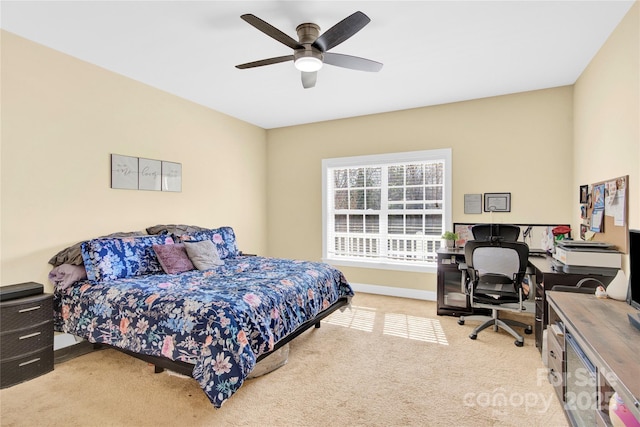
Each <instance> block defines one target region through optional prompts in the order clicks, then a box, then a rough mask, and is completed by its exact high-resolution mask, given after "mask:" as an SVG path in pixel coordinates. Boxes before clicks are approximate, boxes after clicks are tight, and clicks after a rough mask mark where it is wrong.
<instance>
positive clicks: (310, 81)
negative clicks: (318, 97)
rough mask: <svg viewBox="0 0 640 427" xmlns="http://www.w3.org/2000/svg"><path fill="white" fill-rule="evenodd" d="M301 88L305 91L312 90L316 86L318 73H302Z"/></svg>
mask: <svg viewBox="0 0 640 427" xmlns="http://www.w3.org/2000/svg"><path fill="white" fill-rule="evenodd" d="M301 74H302V87H304V88H305V89H309V88H312V87H314V86H315V85H316V80H318V72H317V71H313V72H306V71H302V72H301Z"/></svg>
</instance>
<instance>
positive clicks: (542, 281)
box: [437, 248, 613, 352]
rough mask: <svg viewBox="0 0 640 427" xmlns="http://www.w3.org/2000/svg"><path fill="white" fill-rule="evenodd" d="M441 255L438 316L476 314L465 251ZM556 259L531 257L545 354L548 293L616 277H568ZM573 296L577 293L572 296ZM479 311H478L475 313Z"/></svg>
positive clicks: (537, 325)
mask: <svg viewBox="0 0 640 427" xmlns="http://www.w3.org/2000/svg"><path fill="white" fill-rule="evenodd" d="M437 253H438V285H437V286H438V287H437V294H438V298H437V313H438V315H449V316H460V315H464V316H467V315H470V314H473V313H474V310H473V309H472V308H471V303H470V301H469V296H468V295H466V294H465V292H464V287H463V285H462V271H461V270H460V265H461V264H463V263H464V249H463V248H440V249H438V251H437ZM552 259H553V258H552V257H551V256H549V255H545V256H529V267H530V268H531V273H532V274H533V275H534V276H535V283H536V286H535V288H536V289H535V293H533V292H531V293H530V295H529V296H530V298H531V297H534V298H535V325H534V328H533V329H534V333H535V340H536V347H537V348H538V351H540V352H542V331H543V330H544V329H545V328H546V324H547V323H548V322H547V320H548V317H549V314H548V312H549V309H548V306H547V299H546V295H545V290H551V289H552V288H553V287H554V286H555V285H564V286H576V285H577V284H578V282H579V281H580V280H582V279H585V278H594V279H597V280H599V281H600V282H602V284H603V285H605V286H606V285H608V284H609V282H611V280H613V276H603V275H600V274H568V273H564V272H563V271H556V270H554V269H553V263H552ZM572 295H573V294H572ZM477 312H478V311H477V310H476V311H475V313H477Z"/></svg>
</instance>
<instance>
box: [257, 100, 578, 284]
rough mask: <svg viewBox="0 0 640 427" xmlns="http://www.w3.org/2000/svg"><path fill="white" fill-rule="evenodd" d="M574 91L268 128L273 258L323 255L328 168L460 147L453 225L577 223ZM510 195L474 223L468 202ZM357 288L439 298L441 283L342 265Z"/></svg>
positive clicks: (432, 278) (457, 150)
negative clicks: (506, 206)
mask: <svg viewBox="0 0 640 427" xmlns="http://www.w3.org/2000/svg"><path fill="white" fill-rule="evenodd" d="M572 97H573V89H572V87H560V88H555V89H548V90H541V91H535V92H527V93H520V94H515V95H508V96H500V97H494V98H486V99H480V100H475V101H469V102H461V103H455V104H447V105H440V106H435V107H426V108H418V109H413V110H407V111H399V112H393V113H386V114H378V115H371V116H366V117H359V118H353V119H346V120H337V121H330V122H323V123H314V124H309V125H302V126H295V127H288V128H281V129H274V130H269V131H268V133H267V136H268V164H269V168H268V193H269V201H268V214H267V217H268V224H269V225H268V231H269V238H268V241H269V254H270V255H272V256H281V257H298V258H304V259H312V260H319V259H321V257H322V194H321V192H322V184H321V173H322V171H321V160H322V159H324V158H331V157H343V156H355V155H365V154H379V153H388V152H402V151H414V150H427V149H436V148H445V147H451V148H452V151H453V221H454V222H483V221H493V222H516V223H557V222H565V223H568V222H570V220H571V214H572V205H571V202H572V200H571V197H570V196H571V194H573V193H572V189H571V180H572V176H573V174H572V168H571V158H572V155H573V154H572V153H573V151H572V150H573V148H572V132H573V128H572V126H573V125H572V123H573V120H572V108H573V107H572ZM485 192H510V193H511V197H512V206H511V209H512V210H511V212H510V213H501V214H500V213H494V214H493V217H491V216H489V214H481V215H465V214H464V205H463V201H464V194H466V193H485ZM341 270H343V271H344V272H345V275H346V277H347V279H348V280H350V281H352V282H354V283H361V284H368V285H381V286H391V287H404V288H410V289H416V290H426V291H435V290H436V275H435V274H421V273H409V272H394V271H388V270H375V269H362V268H347V267H341Z"/></svg>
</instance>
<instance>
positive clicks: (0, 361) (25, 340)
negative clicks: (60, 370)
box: [0, 284, 53, 388]
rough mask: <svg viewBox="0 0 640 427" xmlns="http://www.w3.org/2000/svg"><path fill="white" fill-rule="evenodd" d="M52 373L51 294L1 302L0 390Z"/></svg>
mask: <svg viewBox="0 0 640 427" xmlns="http://www.w3.org/2000/svg"><path fill="white" fill-rule="evenodd" d="M21 285H24V284H21ZM34 285H36V284H34ZM9 286H14V285H9ZM40 286H42V285H40ZM4 288H7V289H8V288H9V287H4ZM52 370H53V295H52V294H44V293H40V294H37V295H30V296H25V297H20V298H15V299H9V300H3V301H2V302H0V388H6V387H10V386H12V385H15V384H19V383H21V382H24V381H27V380H30V379H32V378H35V377H38V376H40V375H42V374H46V373H47V372H51V371H52Z"/></svg>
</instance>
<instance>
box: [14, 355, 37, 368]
mask: <svg viewBox="0 0 640 427" xmlns="http://www.w3.org/2000/svg"><path fill="white" fill-rule="evenodd" d="M38 361H40V358H39V357H36V358H35V359H31V360H29V361H27V362H22V363H21V364H19V365H18V366H19V367H20V368H22V367H23V366H27V365H31V364H32V363H36V362H38Z"/></svg>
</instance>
